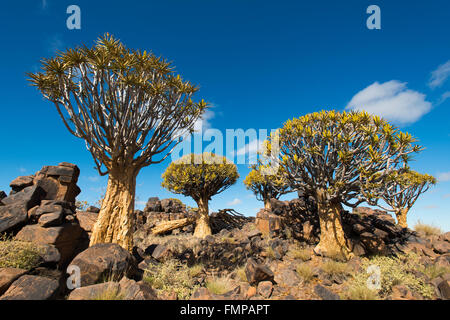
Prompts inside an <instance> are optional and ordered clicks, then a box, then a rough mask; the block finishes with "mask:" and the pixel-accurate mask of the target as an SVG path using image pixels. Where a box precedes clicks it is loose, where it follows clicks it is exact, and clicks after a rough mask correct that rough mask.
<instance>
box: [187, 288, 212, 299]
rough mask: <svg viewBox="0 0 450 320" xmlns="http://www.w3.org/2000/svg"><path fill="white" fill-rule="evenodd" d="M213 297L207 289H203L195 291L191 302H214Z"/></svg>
mask: <svg viewBox="0 0 450 320" xmlns="http://www.w3.org/2000/svg"><path fill="white" fill-rule="evenodd" d="M212 299H213V296H212V294H211V292H209V290H208V289H207V288H204V287H201V288H198V289H197V290H195V291H194V293H193V294H192V295H191V300H212Z"/></svg>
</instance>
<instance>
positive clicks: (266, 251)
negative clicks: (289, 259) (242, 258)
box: [264, 246, 276, 260]
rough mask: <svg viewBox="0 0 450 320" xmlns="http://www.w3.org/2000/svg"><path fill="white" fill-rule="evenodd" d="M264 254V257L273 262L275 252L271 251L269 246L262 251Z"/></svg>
mask: <svg viewBox="0 0 450 320" xmlns="http://www.w3.org/2000/svg"><path fill="white" fill-rule="evenodd" d="M264 252H265V253H266V257H267V258H269V259H272V260H275V258H276V256H275V251H274V250H273V249H272V247H271V246H268V247H266V248H265V249H264Z"/></svg>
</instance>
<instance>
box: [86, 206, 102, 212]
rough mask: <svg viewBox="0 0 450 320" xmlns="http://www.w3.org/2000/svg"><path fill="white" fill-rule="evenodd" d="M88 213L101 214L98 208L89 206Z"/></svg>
mask: <svg viewBox="0 0 450 320" xmlns="http://www.w3.org/2000/svg"><path fill="white" fill-rule="evenodd" d="M86 211H87V212H93V213H99V212H100V209H99V208H97V207H94V206H89V207H88V208H87V209H86Z"/></svg>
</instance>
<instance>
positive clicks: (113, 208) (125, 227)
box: [90, 168, 138, 252]
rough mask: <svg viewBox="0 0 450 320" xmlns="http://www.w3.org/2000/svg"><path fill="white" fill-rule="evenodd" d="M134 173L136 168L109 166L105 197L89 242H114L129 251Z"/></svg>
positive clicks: (132, 214)
mask: <svg viewBox="0 0 450 320" xmlns="http://www.w3.org/2000/svg"><path fill="white" fill-rule="evenodd" d="M137 173H138V170H135V168H123V169H122V168H115V169H113V170H110V173H109V177H108V186H107V189H106V194H105V198H104V199H103V202H102V207H101V209H100V213H99V215H98V219H97V222H96V223H95V225H94V229H93V231H92V235H91V241H90V245H91V246H92V245H94V244H96V243H117V244H119V245H120V246H122V247H123V248H124V249H126V250H128V251H130V252H131V251H132V249H133V227H134V218H135V217H134V196H135V192H136V176H137Z"/></svg>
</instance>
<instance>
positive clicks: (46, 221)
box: [38, 211, 64, 228]
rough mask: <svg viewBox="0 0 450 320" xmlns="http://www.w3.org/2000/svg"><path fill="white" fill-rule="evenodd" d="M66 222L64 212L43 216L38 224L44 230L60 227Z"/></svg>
mask: <svg viewBox="0 0 450 320" xmlns="http://www.w3.org/2000/svg"><path fill="white" fill-rule="evenodd" d="M63 220H64V213H63V212H62V211H58V212H52V213H46V214H43V215H42V216H41V217H40V218H39V220H38V224H39V225H40V226H42V227H44V228H48V227H56V226H60V225H61V224H62V223H63Z"/></svg>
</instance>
